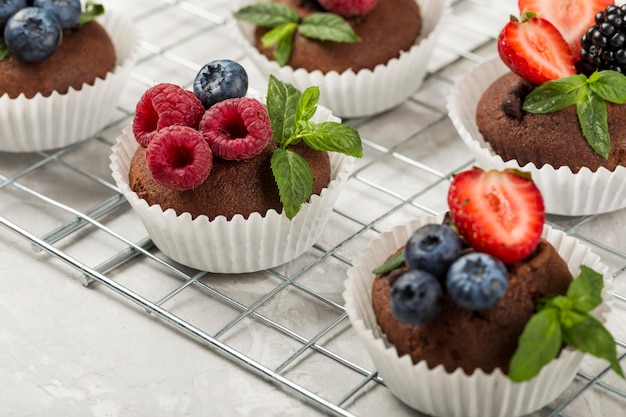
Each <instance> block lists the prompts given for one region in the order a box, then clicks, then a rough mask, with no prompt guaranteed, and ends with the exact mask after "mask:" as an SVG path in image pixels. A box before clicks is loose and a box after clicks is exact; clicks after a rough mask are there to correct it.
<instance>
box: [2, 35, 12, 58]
mask: <svg viewBox="0 0 626 417" xmlns="http://www.w3.org/2000/svg"><path fill="white" fill-rule="evenodd" d="M9 54H10V52H9V48H8V47H7V44H6V42H5V41H4V38H0V61H2V60H4V59H5V58H6V57H8V56H9Z"/></svg>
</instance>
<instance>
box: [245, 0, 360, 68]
mask: <svg viewBox="0 0 626 417" xmlns="http://www.w3.org/2000/svg"><path fill="white" fill-rule="evenodd" d="M233 15H234V16H235V18H236V19H239V20H244V21H247V22H250V23H254V24H256V25H259V26H261V27H265V28H269V29H270V30H269V31H267V32H266V33H265V34H264V35H263V36H262V37H261V44H262V45H263V47H264V48H270V47H274V51H273V54H274V59H276V62H278V64H279V65H280V66H283V65H285V64H286V63H287V62H288V61H289V57H290V56H291V51H292V49H293V38H294V34H295V32H296V30H297V31H298V32H299V33H300V34H301V35H302V36H305V37H307V38H311V39H317V40H320V41H332V42H359V41H360V40H361V39H360V38H359V37H358V36H357V35H356V34H355V33H354V30H352V27H351V26H350V24H349V23H348V22H347V21H346V20H345V19H343V18H342V17H341V16H339V15H336V14H334V13H325V12H315V13H311V14H310V15H308V16H306V17H305V18H304V19H302V20H300V17H299V16H298V14H297V13H296V12H295V11H294V10H293V9H292V8H290V7H289V6H286V5H284V4H278V3H272V2H270V3H258V4H253V5H249V6H244V7H242V8H241V9H239V10H237V11H235V12H234V13H233Z"/></svg>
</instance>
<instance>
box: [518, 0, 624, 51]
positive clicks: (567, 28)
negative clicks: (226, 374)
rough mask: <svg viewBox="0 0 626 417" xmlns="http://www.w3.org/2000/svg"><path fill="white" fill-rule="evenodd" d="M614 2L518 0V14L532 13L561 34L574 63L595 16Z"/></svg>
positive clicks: (612, 0) (608, 0) (592, 0)
mask: <svg viewBox="0 0 626 417" xmlns="http://www.w3.org/2000/svg"><path fill="white" fill-rule="evenodd" d="M612 4H614V0H549V1H546V0H519V1H518V3H517V5H518V7H519V11H520V14H521V15H523V14H524V13H526V12H529V11H530V12H534V13H535V14H536V15H537V17H541V18H543V19H546V20H549V21H550V22H551V23H552V24H553V25H554V26H556V28H557V29H558V30H559V32H561V35H563V38H564V39H565V41H566V42H567V44H568V45H569V49H570V51H571V54H572V56H573V57H574V60H575V61H578V59H579V58H580V38H581V37H582V36H583V34H584V33H585V31H586V30H587V29H588V28H589V27H590V26H593V25H594V23H595V21H594V17H595V14H596V13H597V12H599V11H602V10H604V9H605V8H606V7H607V6H610V5H612Z"/></svg>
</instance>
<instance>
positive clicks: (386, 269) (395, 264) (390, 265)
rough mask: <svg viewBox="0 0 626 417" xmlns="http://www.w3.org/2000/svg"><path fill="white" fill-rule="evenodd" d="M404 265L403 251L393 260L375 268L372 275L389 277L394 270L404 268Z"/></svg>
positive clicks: (388, 260) (393, 257) (394, 256)
mask: <svg viewBox="0 0 626 417" xmlns="http://www.w3.org/2000/svg"><path fill="white" fill-rule="evenodd" d="M403 263H404V251H403V250H401V251H398V253H396V254H395V255H393V256H392V257H391V258H389V259H387V260H386V261H385V263H383V264H382V265H381V266H379V267H377V268H374V269H373V270H372V273H373V274H374V275H387V274H388V273H390V272H391V271H393V270H394V269H396V268H399V267H400V266H402V264H403Z"/></svg>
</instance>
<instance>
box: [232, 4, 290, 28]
mask: <svg viewBox="0 0 626 417" xmlns="http://www.w3.org/2000/svg"><path fill="white" fill-rule="evenodd" d="M233 15H234V16H235V18H236V19H239V20H245V21H246V22H250V23H254V24H256V25H259V26H263V27H266V28H275V27H278V26H282V25H284V24H287V23H298V22H299V20H300V17H299V16H298V13H296V12H295V10H293V9H292V8H291V7H289V6H285V5H284V4H278V3H259V4H253V5H250V6H244V7H242V8H241V9H239V10H237V11H235V12H234V13H233Z"/></svg>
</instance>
